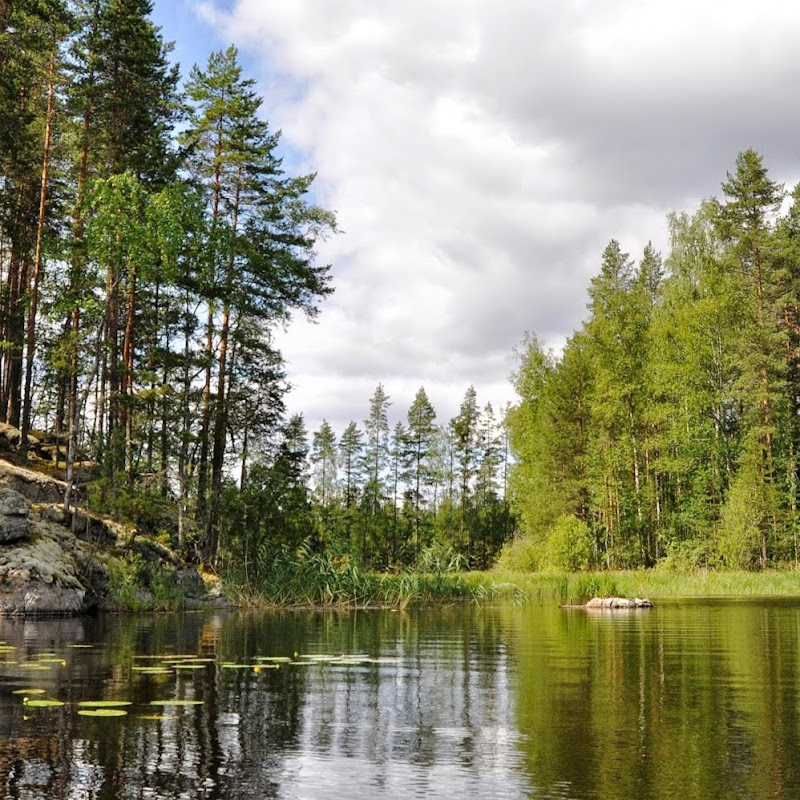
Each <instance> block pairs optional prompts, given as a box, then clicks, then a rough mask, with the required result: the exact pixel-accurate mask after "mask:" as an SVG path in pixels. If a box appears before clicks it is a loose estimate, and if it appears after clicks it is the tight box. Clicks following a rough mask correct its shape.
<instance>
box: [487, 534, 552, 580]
mask: <svg viewBox="0 0 800 800" xmlns="http://www.w3.org/2000/svg"><path fill="white" fill-rule="evenodd" d="M541 565H542V544H541V542H535V541H534V540H533V539H532V538H531V537H530V536H525V535H523V536H515V537H514V538H513V539H511V540H510V541H508V542H506V543H505V545H503V549H502V550H501V551H500V557H499V558H498V559H497V564H496V565H495V569H496V570H497V571H498V572H538V571H539V570H540V569H541Z"/></svg>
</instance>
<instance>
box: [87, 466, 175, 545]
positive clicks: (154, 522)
mask: <svg viewBox="0 0 800 800" xmlns="http://www.w3.org/2000/svg"><path fill="white" fill-rule="evenodd" d="M89 507H90V508H91V509H92V510H93V511H95V512H97V513H100V514H108V515H109V516H111V517H114V518H116V519H119V520H121V521H123V522H128V523H130V524H131V525H133V526H134V527H135V528H136V530H137V531H139V532H140V533H143V534H145V535H148V536H153V537H162V538H164V537H165V534H166V538H167V539H168V541H166V542H164V543H165V544H168V545H169V546H175V544H176V543H175V542H174V541H171V537H170V536H169V533H168V532H170V531H175V530H176V529H177V515H178V510H177V508H176V507H175V503H174V502H173V501H172V500H170V499H168V498H166V497H164V496H163V495H162V494H161V493H160V491H159V490H158V489H157V488H154V487H148V486H147V485H146V484H145V485H140V486H134V487H127V486H124V485H123V486H119V485H118V484H117V483H115V482H114V481H112V480H111V479H109V478H101V479H99V480H96V481H93V482H92V483H91V484H90V486H89Z"/></svg>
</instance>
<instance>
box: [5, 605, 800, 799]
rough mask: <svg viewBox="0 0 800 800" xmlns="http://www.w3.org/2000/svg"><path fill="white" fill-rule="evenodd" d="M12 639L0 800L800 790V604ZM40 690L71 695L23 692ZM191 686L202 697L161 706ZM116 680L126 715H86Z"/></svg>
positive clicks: (424, 614) (288, 621)
mask: <svg viewBox="0 0 800 800" xmlns="http://www.w3.org/2000/svg"><path fill="white" fill-rule="evenodd" d="M0 642H2V643H3V644H0V800H33V798H36V799H37V800H38V799H39V798H47V799H48V800H49V799H50V798H69V799H70V800H73V799H74V800H100V799H101V798H102V799H103V800H118V799H121V798H137V799H141V800H145V799H147V798H152V799H153V800H155V799H156V798H158V799H159V800H160V799H161V798H164V799H165V800H167V799H168V800H178V798H180V799H181V800H183V798H209V799H215V798H216V799H221V798H237V799H238V798H287V799H288V798H309V799H312V798H313V799H314V800H325V799H326V798H348V800H362V798H363V800H367V799H368V798H369V800H372V799H373V798H423V797H424V798H428V797H431V798H439V797H440V798H456V799H457V800H473V799H474V800H478V799H479V798H480V800H483V799H484V798H529V797H530V798H552V797H557V798H602V799H603V800H605V798H675V797H680V798H695V797H696V798H710V797H711V798H734V797H741V798H794V797H798V798H800V600H798V601H774V600H771V601H715V602H709V601H693V602H684V603H665V604H661V605H659V607H657V608H655V609H653V610H652V611H649V612H634V613H630V612H622V613H621V614H620V613H616V614H613V615H612V614H610V613H609V612H605V613H598V614H591V613H587V612H584V611H562V610H559V609H555V608H541V607H539V606H536V605H531V606H524V607H512V606H508V607H502V608H476V607H473V606H470V607H463V608H449V609H438V610H417V611H404V612H388V611H387V612H351V613H330V612H329V613H323V612H291V613H289V612H283V613H263V614H239V613H226V614H221V613H215V614H199V613H194V614H190V613H187V614H175V615H167V616H142V617H139V616H137V617H126V616H105V617H100V618H98V619H88V620H56V621H21V620H20V621H14V620H0ZM76 645H84V646H76ZM85 645H91V646H85ZM295 654H297V655H295ZM309 655H310V656H320V657H328V658H331V657H336V658H335V660H323V659H322V658H320V659H312V658H307V657H305V656H309ZM148 656H149V657H148ZM156 656H158V658H156ZM342 656H344V658H342ZM192 657H193V658H195V659H196V660H194V661H192V660H190V659H191V658H192ZM271 657H283V658H287V659H291V661H290V662H287V661H272V660H268V659H269V658H271ZM197 659H206V660H197ZM147 668H150V669H147ZM153 668H155V669H153ZM35 688H38V689H44V690H45V694H43V695H42V694H38V695H34V694H33V693H31V692H28V693H26V694H27V696H28V698H29V701H31V700H34V699H42V698H51V699H56V700H60V701H63V702H64V705H63V706H58V707H52V708H36V707H33V706H31V705H28V704H26V703H25V701H24V699H23V698H24V695H22V694H13V692H14V691H15V690H19V689H35ZM176 698H177V699H182V700H194V701H201V702H199V703H197V704H195V705H186V706H172V705H166V706H165V705H154V704H152V701H170V700H173V699H176ZM102 699H105V700H109V699H113V700H123V701H129V702H130V703H131V705H129V706H126V707H124V709H125V710H126V711H127V712H128V713H127V715H125V716H119V717H111V718H103V717H91V716H84V715H82V714H80V713H79V710H81V708H82V707H81V706H79V705H78V704H79V703H80V702H81V701H86V700H102ZM84 710H85V708H84Z"/></svg>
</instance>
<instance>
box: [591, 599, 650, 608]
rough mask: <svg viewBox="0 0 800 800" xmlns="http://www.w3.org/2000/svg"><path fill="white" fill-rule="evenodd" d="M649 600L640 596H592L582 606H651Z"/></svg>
mask: <svg viewBox="0 0 800 800" xmlns="http://www.w3.org/2000/svg"><path fill="white" fill-rule="evenodd" d="M652 607H653V604H652V603H651V602H650V601H649V600H645V599H643V598H641V597H593V598H592V599H591V600H589V602H588V603H586V605H585V606H584V608H588V609H617V608H652Z"/></svg>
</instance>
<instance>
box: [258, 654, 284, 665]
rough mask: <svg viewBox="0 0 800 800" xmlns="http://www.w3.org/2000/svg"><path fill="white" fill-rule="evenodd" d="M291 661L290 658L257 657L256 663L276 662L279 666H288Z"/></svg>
mask: <svg viewBox="0 0 800 800" xmlns="http://www.w3.org/2000/svg"><path fill="white" fill-rule="evenodd" d="M291 660H292V659H291V658H289V656H256V661H274V662H275V663H277V664H288V663H289V662H290V661H291Z"/></svg>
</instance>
